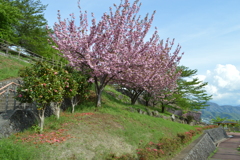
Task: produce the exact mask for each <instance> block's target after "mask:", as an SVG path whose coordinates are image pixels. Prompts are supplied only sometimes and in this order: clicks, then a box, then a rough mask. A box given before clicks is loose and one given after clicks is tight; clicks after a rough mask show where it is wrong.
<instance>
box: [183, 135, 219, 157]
mask: <svg viewBox="0 0 240 160" xmlns="http://www.w3.org/2000/svg"><path fill="white" fill-rule="evenodd" d="M215 149H216V146H215V144H214V143H213V141H212V140H211V138H210V136H209V134H206V133H205V134H204V135H203V136H202V137H201V139H200V140H199V142H198V143H197V144H196V145H195V146H194V147H193V148H192V149H191V150H190V152H189V153H188V154H187V155H186V157H185V158H183V160H194V159H196V160H206V159H207V158H208V156H209V155H210V154H211V153H212V152H213V151H214V150H215Z"/></svg>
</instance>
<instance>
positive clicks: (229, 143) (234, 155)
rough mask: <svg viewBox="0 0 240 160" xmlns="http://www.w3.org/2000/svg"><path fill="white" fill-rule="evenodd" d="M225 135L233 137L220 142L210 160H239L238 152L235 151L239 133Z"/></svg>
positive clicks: (237, 145) (239, 136)
mask: <svg viewBox="0 0 240 160" xmlns="http://www.w3.org/2000/svg"><path fill="white" fill-rule="evenodd" d="M227 134H228V135H232V136H233V137H232V138H228V139H227V140H225V141H223V142H221V143H220V144H219V146H218V150H217V152H216V153H215V154H214V155H213V156H212V157H211V159H210V160H240V151H238V150H237V148H238V147H239V145H240V133H233V132H229V133H227Z"/></svg>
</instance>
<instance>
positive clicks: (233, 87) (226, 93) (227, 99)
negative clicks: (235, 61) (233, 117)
mask: <svg viewBox="0 0 240 160" xmlns="http://www.w3.org/2000/svg"><path fill="white" fill-rule="evenodd" d="M204 76H205V78H204ZM198 77H202V79H203V80H204V81H205V82H208V86H206V90H207V92H208V94H210V95H213V97H212V98H213V101H215V102H216V103H218V104H220V105H222V104H229V105H239V104H240V100H239V98H240V71H239V70H238V69H237V68H236V67H235V66H234V65H232V64H226V65H221V64H218V65H217V66H216V68H215V69H214V70H213V71H210V70H208V71H207V72H206V75H199V76H198ZM202 79H200V80H202Z"/></svg>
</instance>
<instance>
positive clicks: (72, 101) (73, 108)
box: [71, 96, 76, 113]
mask: <svg viewBox="0 0 240 160" xmlns="http://www.w3.org/2000/svg"><path fill="white" fill-rule="evenodd" d="M74 98H76V97H75V96H74V97H72V98H71V104H72V113H74V111H75V105H76V104H75V103H74Z"/></svg>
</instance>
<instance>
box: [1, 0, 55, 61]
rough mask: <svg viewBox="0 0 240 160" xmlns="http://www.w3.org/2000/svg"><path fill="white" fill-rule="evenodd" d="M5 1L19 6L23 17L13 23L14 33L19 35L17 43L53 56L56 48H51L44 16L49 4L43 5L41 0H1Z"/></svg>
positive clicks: (44, 54)
mask: <svg viewBox="0 0 240 160" xmlns="http://www.w3.org/2000/svg"><path fill="white" fill-rule="evenodd" d="M1 1H4V3H6V4H9V5H11V6H12V7H15V8H17V9H18V10H19V11H20V13H21V15H22V16H21V17H18V22H19V23H16V24H14V23H13V24H12V26H11V27H12V28H14V34H15V36H16V37H17V42H15V43H16V44H18V45H20V46H22V47H24V48H26V49H28V50H30V51H32V52H35V53H37V54H40V55H42V56H45V57H49V56H50V57H51V56H52V55H49V54H53V53H54V52H56V51H55V50H54V49H52V48H51V46H50V44H49V42H48V39H51V38H50V37H49V36H48V34H49V33H48V32H49V30H47V29H46V25H47V20H46V19H45V18H44V11H45V10H46V7H47V5H43V4H42V3H41V1H40V0H1Z"/></svg>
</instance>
